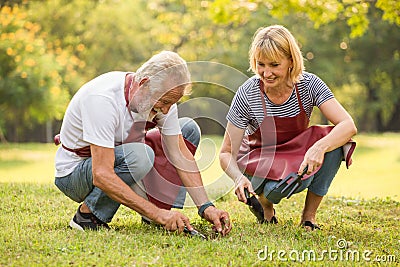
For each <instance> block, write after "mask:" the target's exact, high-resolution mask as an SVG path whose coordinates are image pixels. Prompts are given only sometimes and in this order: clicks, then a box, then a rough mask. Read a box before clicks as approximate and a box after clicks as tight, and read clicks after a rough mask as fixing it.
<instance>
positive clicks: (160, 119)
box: [156, 104, 182, 135]
mask: <svg viewBox="0 0 400 267" xmlns="http://www.w3.org/2000/svg"><path fill="white" fill-rule="evenodd" d="M156 122H157V127H158V128H159V129H160V131H161V133H162V134H164V135H178V134H181V133H182V132H181V127H180V126H179V120H178V106H177V104H174V105H172V106H171V108H170V109H169V111H168V113H167V114H165V115H164V114H157V115H156Z"/></svg>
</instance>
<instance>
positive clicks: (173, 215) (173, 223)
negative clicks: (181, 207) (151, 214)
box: [157, 209, 193, 233]
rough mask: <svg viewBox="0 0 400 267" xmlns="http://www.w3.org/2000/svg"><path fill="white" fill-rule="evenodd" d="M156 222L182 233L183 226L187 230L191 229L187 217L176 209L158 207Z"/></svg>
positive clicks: (169, 229) (167, 228)
mask: <svg viewBox="0 0 400 267" xmlns="http://www.w3.org/2000/svg"><path fill="white" fill-rule="evenodd" d="M157 222H159V223H160V224H162V225H163V226H164V228H165V229H166V230H168V231H176V230H178V232H179V233H182V232H183V230H184V228H185V226H186V227H187V229H188V230H189V231H192V230H193V227H192V226H191V225H190V222H189V218H188V217H186V216H185V215H183V214H182V213H180V212H178V211H173V210H164V209H160V212H159V217H158V218H157Z"/></svg>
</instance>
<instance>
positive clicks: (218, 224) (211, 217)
mask: <svg viewBox="0 0 400 267" xmlns="http://www.w3.org/2000/svg"><path fill="white" fill-rule="evenodd" d="M204 219H206V220H207V221H209V222H210V223H212V224H213V225H214V226H215V229H216V230H217V232H218V233H220V234H222V236H225V235H227V234H228V233H229V232H230V231H231V229H232V225H231V221H230V219H229V214H228V213H227V212H226V211H223V210H219V209H217V208H216V207H213V206H210V207H208V208H206V209H205V210H204Z"/></svg>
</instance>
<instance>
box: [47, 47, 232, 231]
mask: <svg viewBox="0 0 400 267" xmlns="http://www.w3.org/2000/svg"><path fill="white" fill-rule="evenodd" d="M189 89H190V73H189V71H188V67H187V64H186V62H185V61H184V60H183V59H182V58H181V57H180V56H179V55H178V54H176V53H174V52H170V51H163V52H161V53H159V54H156V55H154V56H153V57H152V58H150V59H149V60H148V61H147V62H145V63H144V64H143V65H142V66H141V67H140V68H139V69H138V70H137V71H136V73H132V72H119V71H113V72H109V73H105V74H103V75H100V76H98V77H96V78H95V79H93V80H91V81H89V82H88V83H86V84H85V85H83V86H82V87H81V88H80V89H79V90H78V92H77V93H76V94H75V95H74V97H73V98H72V100H71V102H70V104H69V105H68V108H67V110H66V113H65V116H64V119H63V123H62V126H61V131H60V135H59V140H57V141H59V143H62V146H60V147H59V149H58V150H57V153H56V157H55V165H56V175H55V176H56V178H55V184H56V186H57V187H58V188H59V189H60V190H61V191H62V192H63V193H64V194H65V195H67V196H68V197H69V198H71V199H72V200H74V201H76V202H78V203H81V202H83V204H81V205H80V206H79V208H78V211H77V212H76V214H75V216H74V217H73V219H72V220H71V222H70V227H72V228H77V229H79V230H85V229H93V230H97V229H99V228H106V229H108V228H109V226H108V223H109V222H110V221H111V220H112V218H113V216H114V214H115V213H116V212H117V210H118V208H119V206H120V204H123V205H125V206H126V207H128V208H130V209H132V210H135V211H137V212H138V213H139V214H140V215H141V216H142V217H143V218H144V220H147V221H149V220H150V221H153V222H154V223H156V224H160V225H162V226H164V228H165V229H167V230H170V231H175V230H178V231H179V232H182V231H183V230H184V228H185V227H187V229H188V230H193V227H192V226H191V225H190V222H189V219H188V218H187V217H186V216H185V215H183V214H182V213H181V212H178V211H176V210H173V209H171V208H172V207H179V206H180V207H182V206H183V203H182V201H184V197H182V193H183V195H185V194H186V193H185V192H186V191H185V190H181V189H182V188H181V189H176V188H180V186H179V185H182V186H183V187H184V188H185V189H187V191H188V192H189V195H190V196H191V198H192V199H193V201H194V203H195V204H196V206H197V207H198V213H199V215H200V216H201V217H202V218H204V219H206V220H207V221H209V222H210V223H212V224H213V225H214V226H215V228H216V229H217V231H218V232H219V233H221V234H222V235H226V234H228V233H229V232H230V230H231V224H230V221H229V215H228V213H227V212H225V211H222V210H219V209H217V208H216V207H215V206H214V205H213V203H212V202H210V201H209V199H208V197H207V194H206V192H205V190H204V187H203V184H202V179H201V176H200V172H199V170H198V167H197V165H196V162H195V160H194V157H193V153H194V151H195V149H196V146H197V145H198V143H199V140H200V131H199V127H198V125H197V124H196V123H195V122H194V121H193V120H191V119H188V118H181V119H178V112H177V105H176V103H177V102H178V101H179V99H180V98H181V97H182V96H183V95H185V94H187V93H188V90H189ZM149 125H150V126H156V129H153V130H151V131H149V132H147V130H148V128H149ZM146 132H147V134H146ZM153 165H154V167H153ZM156 166H157V168H156ZM142 180H144V183H142V182H143V181H142ZM135 185H136V186H137V185H140V186H139V187H143V185H144V188H143V190H144V191H145V192H146V193H147V194H146V195H143V194H141V195H140V194H138V193H137V192H139V191H140V190H139V191H138V190H135V191H136V192H135V191H134V190H133V188H134V186H135ZM163 185H169V186H170V187H171V188H172V189H170V190H169V189H167V188H163ZM149 191H151V193H149ZM158 195H160V197H159V196H158ZM165 195H166V196H167V199H168V198H169V199H176V200H175V202H174V203H168V201H166V200H165Z"/></svg>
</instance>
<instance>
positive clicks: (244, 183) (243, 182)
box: [235, 175, 256, 203]
mask: <svg viewBox="0 0 400 267" xmlns="http://www.w3.org/2000/svg"><path fill="white" fill-rule="evenodd" d="M245 189H247V191H248V192H249V193H250V194H252V195H255V194H256V193H255V192H254V191H253V187H252V185H251V182H250V181H249V179H247V177H246V176H243V175H242V176H240V177H238V178H237V179H236V180H235V194H236V196H237V198H238V200H239V201H242V202H244V203H246V202H247V197H246V194H245V193H244V190H245Z"/></svg>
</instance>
